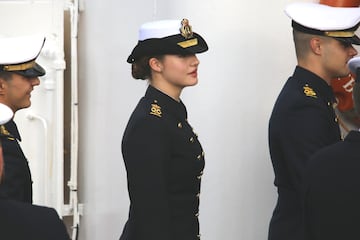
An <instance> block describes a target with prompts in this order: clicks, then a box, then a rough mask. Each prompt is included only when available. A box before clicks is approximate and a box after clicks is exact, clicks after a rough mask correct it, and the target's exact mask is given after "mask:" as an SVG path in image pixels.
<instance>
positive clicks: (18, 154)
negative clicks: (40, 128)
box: [0, 120, 32, 203]
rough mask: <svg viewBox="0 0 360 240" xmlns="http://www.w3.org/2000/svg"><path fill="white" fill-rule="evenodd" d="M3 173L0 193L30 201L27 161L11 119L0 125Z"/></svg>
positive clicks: (13, 198) (30, 191)
mask: <svg viewBox="0 0 360 240" xmlns="http://www.w3.org/2000/svg"><path fill="white" fill-rule="evenodd" d="M0 138H1V144H2V148H3V156H4V164H5V168H4V175H3V179H2V182H1V184H0V194H1V195H3V196H6V197H8V199H12V200H17V201H21V202H28V203H32V180H31V174H30V169H29V165H28V161H27V159H26V157H25V155H24V153H23V151H22V150H21V147H20V145H19V143H18V141H21V137H20V134H19V131H18V129H17V126H16V124H15V122H14V121H13V120H11V121H9V122H8V123H6V124H5V125H1V126H0Z"/></svg>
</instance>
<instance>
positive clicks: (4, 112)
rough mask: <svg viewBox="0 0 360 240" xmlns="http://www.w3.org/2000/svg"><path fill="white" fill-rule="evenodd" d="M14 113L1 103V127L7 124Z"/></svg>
mask: <svg viewBox="0 0 360 240" xmlns="http://www.w3.org/2000/svg"><path fill="white" fill-rule="evenodd" d="M13 115H14V113H13V112H12V111H11V109H10V108H9V107H8V106H6V105H5V104H2V103H0V125H2V124H5V123H7V122H8V121H9V120H10V119H11V118H12V117H13Z"/></svg>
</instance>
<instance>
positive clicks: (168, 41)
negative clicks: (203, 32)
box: [127, 33, 209, 63]
mask: <svg viewBox="0 0 360 240" xmlns="http://www.w3.org/2000/svg"><path fill="white" fill-rule="evenodd" d="M192 39H196V41H197V44H194V45H191V46H189V47H181V46H180V45H179V43H181V42H183V41H187V40H192ZM208 49H209V48H208V45H207V43H206V42H205V40H204V39H203V38H202V37H201V36H200V35H199V34H197V33H193V36H192V37H191V38H189V39H185V38H184V37H183V36H182V35H181V34H177V35H172V36H169V37H165V38H151V39H146V40H144V41H138V44H137V45H136V46H135V48H134V49H133V51H132V52H131V54H130V56H129V57H128V59H127V62H128V63H133V62H135V61H137V60H138V59H140V58H141V57H144V56H157V55H165V54H179V55H187V54H197V53H202V52H205V51H207V50H208Z"/></svg>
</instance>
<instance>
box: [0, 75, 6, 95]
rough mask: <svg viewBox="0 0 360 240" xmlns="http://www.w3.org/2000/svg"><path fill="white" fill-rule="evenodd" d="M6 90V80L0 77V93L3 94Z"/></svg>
mask: <svg viewBox="0 0 360 240" xmlns="http://www.w3.org/2000/svg"><path fill="white" fill-rule="evenodd" d="M5 90H6V81H5V80H4V79H2V78H0V95H3V94H4V93H5Z"/></svg>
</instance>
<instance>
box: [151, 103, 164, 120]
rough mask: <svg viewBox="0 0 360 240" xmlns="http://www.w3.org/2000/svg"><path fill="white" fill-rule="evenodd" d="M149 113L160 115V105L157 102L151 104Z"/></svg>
mask: <svg viewBox="0 0 360 240" xmlns="http://www.w3.org/2000/svg"><path fill="white" fill-rule="evenodd" d="M150 114H151V115H155V116H157V117H161V114H162V113H161V107H160V106H159V105H157V104H154V103H153V104H151V112H150Z"/></svg>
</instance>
